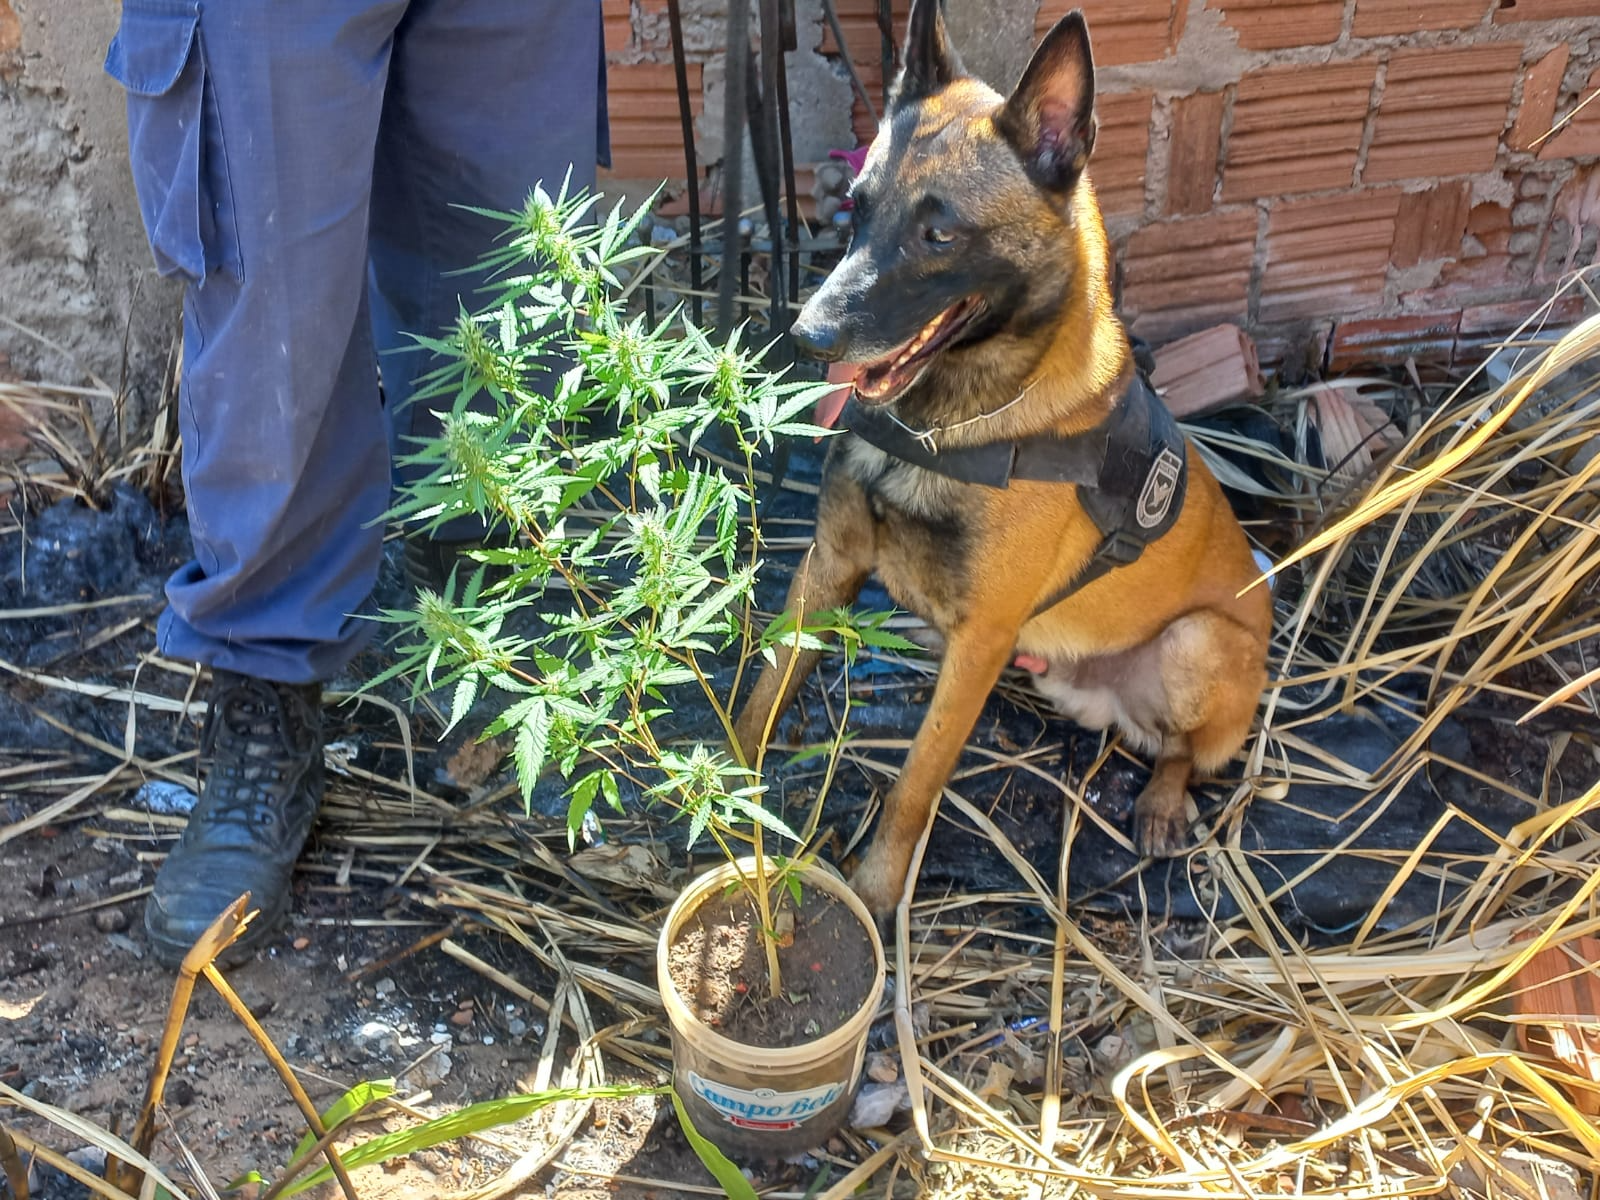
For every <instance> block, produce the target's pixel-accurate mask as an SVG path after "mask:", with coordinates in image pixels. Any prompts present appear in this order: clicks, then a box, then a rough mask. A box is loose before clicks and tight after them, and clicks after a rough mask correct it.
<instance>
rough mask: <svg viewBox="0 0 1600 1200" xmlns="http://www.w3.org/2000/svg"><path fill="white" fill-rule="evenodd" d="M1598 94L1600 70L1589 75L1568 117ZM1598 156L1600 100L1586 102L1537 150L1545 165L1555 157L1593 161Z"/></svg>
mask: <svg viewBox="0 0 1600 1200" xmlns="http://www.w3.org/2000/svg"><path fill="white" fill-rule="evenodd" d="M1596 92H1600V67H1596V68H1595V69H1594V70H1593V71H1591V72H1589V81H1588V83H1586V84H1585V85H1584V87H1583V90H1582V91H1581V92H1580V93H1579V95H1578V97H1577V99H1575V100H1574V101H1573V103H1572V105H1571V107H1570V108H1569V109H1568V113H1569V115H1571V114H1572V110H1573V109H1576V108H1577V106H1578V105H1579V104H1581V103H1582V102H1583V101H1584V100H1589V98H1590V97H1592V96H1594V94H1595V93H1596ZM1596 155H1600V100H1589V103H1588V104H1587V105H1586V106H1585V107H1584V108H1583V109H1582V111H1580V112H1577V113H1576V115H1572V119H1571V120H1570V121H1568V122H1567V123H1566V124H1565V125H1563V126H1562V127H1561V132H1560V133H1558V134H1556V135H1555V136H1554V137H1552V138H1550V139H1549V140H1548V141H1546V142H1545V143H1544V145H1542V146H1540V147H1539V158H1540V159H1541V160H1542V161H1546V162H1548V161H1549V160H1551V159H1555V158H1592V157H1595V156H1596Z"/></svg>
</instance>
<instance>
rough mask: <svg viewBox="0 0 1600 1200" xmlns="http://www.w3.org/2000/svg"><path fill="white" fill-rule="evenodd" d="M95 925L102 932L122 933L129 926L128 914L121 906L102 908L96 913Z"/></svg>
mask: <svg viewBox="0 0 1600 1200" xmlns="http://www.w3.org/2000/svg"><path fill="white" fill-rule="evenodd" d="M94 927H95V928H96V929H98V930H99V931H100V932H101V933H121V932H122V931H123V930H125V929H126V928H127V927H128V914H127V913H125V912H123V911H122V910H121V909H120V908H102V909H101V910H100V911H99V912H97V913H95V914H94Z"/></svg>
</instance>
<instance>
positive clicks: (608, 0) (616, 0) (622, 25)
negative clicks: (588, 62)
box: [600, 0, 633, 54]
mask: <svg viewBox="0 0 1600 1200" xmlns="http://www.w3.org/2000/svg"><path fill="white" fill-rule="evenodd" d="M600 19H601V21H602V23H603V26H604V29H605V40H606V53H607V54H620V53H621V52H622V51H624V50H626V49H627V48H628V47H629V46H631V45H632V44H633V3H632V0H600Z"/></svg>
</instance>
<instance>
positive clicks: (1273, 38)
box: [1206, 0, 1344, 50]
mask: <svg viewBox="0 0 1600 1200" xmlns="http://www.w3.org/2000/svg"><path fill="white" fill-rule="evenodd" d="M1206 7H1207V8H1208V9H1211V10H1213V11H1216V10H1219V9H1220V10H1221V12H1222V19H1223V20H1224V21H1225V22H1226V23H1227V25H1228V28H1230V29H1232V30H1233V32H1234V33H1235V34H1236V35H1237V36H1238V38H1239V45H1241V46H1243V47H1244V48H1245V49H1246V50H1283V49H1286V48H1287V47H1289V46H1324V45H1327V43H1329V42H1331V41H1335V40H1337V38H1338V37H1339V27H1340V26H1341V25H1342V24H1343V23H1344V0H1206Z"/></svg>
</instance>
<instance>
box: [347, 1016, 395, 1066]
mask: <svg viewBox="0 0 1600 1200" xmlns="http://www.w3.org/2000/svg"><path fill="white" fill-rule="evenodd" d="M350 1041H351V1044H352V1045H353V1046H354V1047H355V1048H356V1049H357V1050H359V1051H361V1052H362V1053H363V1054H371V1055H374V1056H376V1057H380V1058H390V1057H394V1056H395V1055H397V1054H399V1053H400V1031H399V1030H398V1029H396V1028H394V1026H392V1025H385V1024H384V1023H383V1022H382V1021H368V1022H367V1023H366V1024H365V1025H363V1026H361V1028H360V1029H357V1030H356V1031H355V1033H353V1034H351V1035H350Z"/></svg>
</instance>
